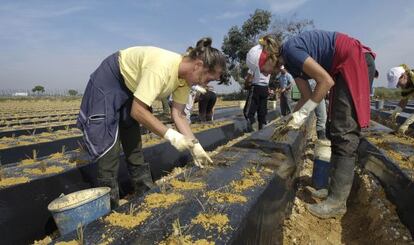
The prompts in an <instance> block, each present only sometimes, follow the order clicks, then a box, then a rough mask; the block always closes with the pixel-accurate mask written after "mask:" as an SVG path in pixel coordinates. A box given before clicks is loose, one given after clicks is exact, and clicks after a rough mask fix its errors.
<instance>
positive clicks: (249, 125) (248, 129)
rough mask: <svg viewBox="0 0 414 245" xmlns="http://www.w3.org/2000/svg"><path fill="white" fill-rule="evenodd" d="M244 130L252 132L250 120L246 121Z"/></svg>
mask: <svg viewBox="0 0 414 245" xmlns="http://www.w3.org/2000/svg"><path fill="white" fill-rule="evenodd" d="M246 132H248V133H250V132H253V124H252V123H250V121H247V127H246Z"/></svg>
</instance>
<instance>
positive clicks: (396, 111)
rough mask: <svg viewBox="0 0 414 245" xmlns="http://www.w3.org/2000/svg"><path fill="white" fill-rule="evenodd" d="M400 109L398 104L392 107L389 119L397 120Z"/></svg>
mask: <svg viewBox="0 0 414 245" xmlns="http://www.w3.org/2000/svg"><path fill="white" fill-rule="evenodd" d="M402 111H403V109H402V108H401V107H399V106H398V105H397V106H396V107H395V108H394V110H392V114H391V119H392V121H393V122H395V121H396V120H397V117H398V115H400V113H401V112H402Z"/></svg>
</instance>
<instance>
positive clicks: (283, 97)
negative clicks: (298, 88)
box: [280, 90, 292, 116]
mask: <svg viewBox="0 0 414 245" xmlns="http://www.w3.org/2000/svg"><path fill="white" fill-rule="evenodd" d="M289 92H290V90H287V91H285V92H283V93H281V94H280V113H282V116H286V115H288V114H290V113H291V112H292V110H291V108H290V93H289Z"/></svg>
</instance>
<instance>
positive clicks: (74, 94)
mask: <svg viewBox="0 0 414 245" xmlns="http://www.w3.org/2000/svg"><path fill="white" fill-rule="evenodd" d="M68 94H69V95H70V96H76V95H77V94H78V91H77V90H74V89H69V91H68Z"/></svg>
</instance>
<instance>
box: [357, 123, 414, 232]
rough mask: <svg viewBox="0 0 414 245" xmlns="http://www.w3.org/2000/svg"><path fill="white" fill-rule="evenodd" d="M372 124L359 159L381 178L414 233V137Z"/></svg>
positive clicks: (363, 141)
mask: <svg viewBox="0 0 414 245" xmlns="http://www.w3.org/2000/svg"><path fill="white" fill-rule="evenodd" d="M372 124H373V127H372V129H371V131H370V132H366V136H365V138H364V139H363V140H362V142H361V145H360V149H359V155H360V162H361V163H362V164H363V165H364V166H365V168H366V169H367V170H368V171H370V172H371V173H372V174H373V175H375V176H376V177H377V178H378V179H379V180H380V181H381V184H382V185H383V187H384V189H385V191H386V194H387V197H388V198H389V200H390V201H391V202H392V203H394V204H395V206H396V207H397V212H398V215H399V217H400V219H401V221H402V222H403V223H404V224H405V225H406V226H407V228H408V229H409V230H410V232H411V234H412V235H414V209H413V206H414V182H413V181H414V157H413V156H414V139H413V138H410V137H401V136H396V135H393V134H390V132H392V130H391V129H389V128H387V127H385V126H383V125H381V124H378V123H375V122H373V123H372Z"/></svg>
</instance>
